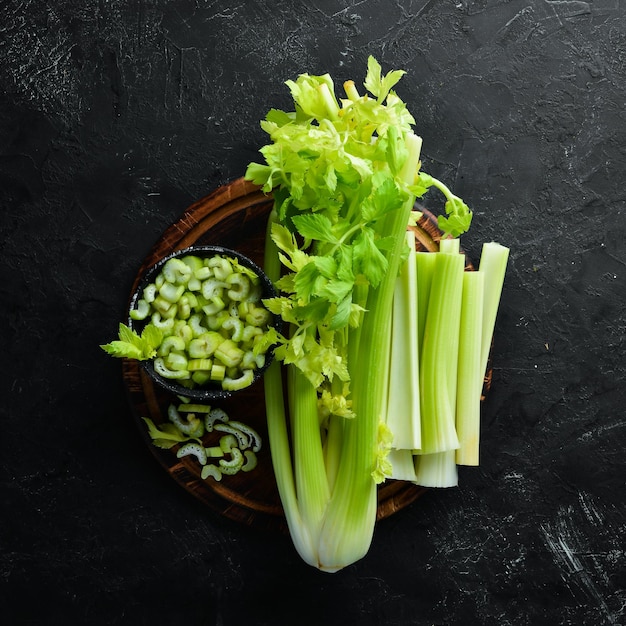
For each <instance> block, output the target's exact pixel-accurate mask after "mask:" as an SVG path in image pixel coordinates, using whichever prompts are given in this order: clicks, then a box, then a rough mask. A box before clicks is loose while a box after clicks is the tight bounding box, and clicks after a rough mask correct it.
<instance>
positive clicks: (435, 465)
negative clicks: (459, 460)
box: [414, 450, 459, 488]
mask: <svg viewBox="0 0 626 626" xmlns="http://www.w3.org/2000/svg"><path fill="white" fill-rule="evenodd" d="M414 458H415V475H416V479H415V483H416V484H418V485H420V486H422V487H432V488H446V487H456V486H457V485H458V484H459V472H458V469H457V465H456V462H455V451H454V450H446V451H445V452H436V453H434V454H419V455H416V456H415V457H414Z"/></svg>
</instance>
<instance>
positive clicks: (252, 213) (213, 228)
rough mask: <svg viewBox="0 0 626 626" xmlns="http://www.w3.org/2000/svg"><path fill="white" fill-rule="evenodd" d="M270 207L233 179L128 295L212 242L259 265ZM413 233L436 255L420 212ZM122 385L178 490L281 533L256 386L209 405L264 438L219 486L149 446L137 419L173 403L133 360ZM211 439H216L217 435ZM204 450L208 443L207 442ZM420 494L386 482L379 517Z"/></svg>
mask: <svg viewBox="0 0 626 626" xmlns="http://www.w3.org/2000/svg"><path fill="white" fill-rule="evenodd" d="M272 203H273V200H272V197H271V196H268V195H266V194H264V193H263V192H262V191H260V190H259V188H258V187H256V186H254V185H252V184H251V183H249V182H247V181H245V180H243V179H238V180H235V181H233V182H232V183H230V184H228V185H225V186H223V187H220V188H219V189H217V190H216V191H214V192H213V193H212V194H210V195H208V196H206V197H205V198H202V199H201V200H199V201H198V202H196V203H195V204H193V205H192V206H190V207H189V208H188V209H187V210H186V211H185V212H184V213H183V215H182V216H181V218H180V219H179V220H178V221H177V222H176V223H174V224H172V225H171V226H170V227H169V228H168V229H167V230H166V231H165V232H164V233H163V236H162V237H161V239H160V240H159V241H158V242H157V243H156V244H155V246H154V247H153V249H152V250H151V252H150V253H149V255H148V256H147V257H146V259H145V260H144V263H143V264H142V266H141V268H140V270H139V272H138V274H137V276H136V279H135V283H134V285H133V289H132V291H134V289H135V288H136V286H137V284H138V283H139V281H140V280H141V277H142V276H143V274H144V272H145V271H146V270H147V269H148V268H149V267H150V266H152V265H153V264H154V263H155V262H156V261H158V260H159V259H161V258H162V257H164V256H166V255H167V254H169V253H171V252H173V251H176V250H180V249H183V248H187V247H189V246H191V245H194V244H213V245H220V246H224V247H227V248H231V249H234V250H238V251H240V252H241V253H243V254H245V255H246V256H248V257H250V258H251V259H252V260H253V261H255V262H256V263H257V264H259V265H260V266H262V265H263V247H264V238H265V230H266V223H267V218H268V215H269V212H270V210H271V208H272ZM415 232H416V239H417V242H418V243H417V245H418V247H419V249H421V250H427V251H436V250H437V249H438V247H439V246H438V239H439V236H440V234H441V233H440V231H439V230H438V229H437V225H436V220H435V218H434V217H433V216H432V215H431V214H429V213H428V212H427V211H424V215H423V217H422V219H421V220H420V222H419V224H418V225H417V227H416V228H415ZM132 291H131V293H132ZM123 379H124V383H125V386H126V389H127V392H128V397H129V400H130V404H131V408H132V411H133V414H134V418H135V420H136V422H137V425H138V427H139V429H140V432H141V434H142V437H143V438H144V440H145V442H146V445H148V447H149V448H150V450H151V451H152V453H153V454H154V456H155V457H156V459H157V460H158V461H159V462H160V463H161V465H162V466H163V467H164V468H165V469H166V470H167V472H168V473H169V474H170V475H171V476H172V478H173V479H174V480H175V481H176V482H177V483H178V484H180V485H181V486H182V487H183V488H184V489H186V490H187V491H189V492H190V493H191V494H193V495H194V496H195V497H196V498H198V499H199V500H200V501H202V502H203V503H205V504H206V505H208V506H209V507H210V508H211V509H213V510H214V511H216V512H217V513H219V514H222V515H224V516H226V517H228V518H230V519H232V520H236V521H238V522H242V523H245V524H248V525H255V526H262V527H266V528H276V529H280V530H285V529H286V524H285V522H284V516H283V510H282V506H281V503H280V499H279V496H278V491H277V488H276V484H275V479H274V472H273V469H272V460H271V455H270V449H269V442H268V441H267V429H266V426H265V406H264V397H263V384H262V382H263V381H262V380H260V381H259V382H258V383H255V384H254V385H253V386H251V387H249V388H248V389H246V390H243V391H239V392H237V393H236V394H234V395H233V396H232V397H230V398H228V399H226V400H220V401H219V402H217V401H216V402H215V404H214V406H216V407H220V408H222V409H223V410H224V411H226V413H227V414H228V415H229V416H230V417H231V419H237V420H239V421H242V422H244V423H246V424H248V425H250V426H252V427H253V428H255V429H256V430H257V431H258V433H259V434H260V435H261V437H262V439H263V446H262V448H261V451H260V452H259V454H258V465H257V467H256V468H255V469H254V470H253V471H251V472H249V473H243V472H239V473H238V474H236V475H234V476H224V478H223V479H222V480H221V482H216V481H214V480H213V479H212V478H208V479H206V480H202V479H201V477H200V469H201V468H200V465H199V464H198V463H197V462H196V460H195V458H193V457H186V458H183V459H178V458H177V457H176V454H175V452H174V451H173V450H162V449H159V448H157V447H155V446H154V445H153V444H152V440H151V439H150V437H149V435H148V431H147V427H146V424H145V422H144V421H143V419H142V417H147V418H150V419H151V420H153V422H154V423H155V424H160V423H163V422H167V409H168V406H169V405H170V404H171V403H175V404H178V403H179V400H178V398H177V397H176V396H172V395H169V394H168V393H167V392H165V391H164V390H162V389H161V388H160V387H158V386H157V385H155V384H154V383H153V382H152V381H151V380H150V378H149V377H148V376H147V374H146V373H145V372H144V370H143V367H142V366H141V365H140V364H139V363H138V362H137V361H132V360H126V359H125V360H123ZM214 434H215V435H216V436H217V435H218V434H219V433H214ZM216 438H217V437H216ZM205 445H215V443H211V440H210V439H208V438H207V440H206V444H205ZM424 491H426V490H425V489H423V488H421V487H418V486H415V485H413V484H411V483H406V482H401V481H387V482H386V483H384V484H383V485H381V486H380V487H379V491H378V519H382V518H385V517H388V516H389V515H392V514H393V513H395V512H396V511H398V510H400V509H402V508H404V507H406V506H407V505H408V504H410V503H412V502H413V501H415V500H416V499H417V498H418V497H419V496H420V495H421V494H422V493H424Z"/></svg>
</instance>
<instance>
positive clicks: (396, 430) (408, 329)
mask: <svg viewBox="0 0 626 626" xmlns="http://www.w3.org/2000/svg"><path fill="white" fill-rule="evenodd" d="M406 241H407V244H408V247H409V252H408V256H407V258H406V259H405V261H404V263H403V264H402V268H401V270H400V274H399V276H398V278H397V279H396V285H395V290H394V296H393V306H392V315H391V355H390V371H389V390H388V402H387V426H388V427H389V429H390V430H391V432H392V433H393V444H392V445H393V447H394V448H396V449H402V450H414V449H419V448H420V447H421V430H420V395H419V356H418V336H417V331H418V328H417V324H416V320H417V308H418V306H417V276H416V273H417V265H416V260H415V255H416V253H415V233H414V232H413V231H411V230H407V233H406Z"/></svg>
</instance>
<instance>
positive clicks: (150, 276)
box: [128, 245, 282, 402]
mask: <svg viewBox="0 0 626 626" xmlns="http://www.w3.org/2000/svg"><path fill="white" fill-rule="evenodd" d="M188 255H194V256H198V257H201V258H203V259H204V258H211V257H214V256H217V255H220V256H225V257H230V258H235V259H237V261H238V262H239V264H240V265H243V266H244V267H246V268H248V269H250V270H251V271H252V272H254V274H256V275H257V276H258V277H259V280H260V285H261V290H262V295H261V297H262V298H263V299H265V298H273V297H275V296H276V295H277V293H276V290H275V288H274V285H273V284H272V281H271V280H270V279H269V278H268V277H267V275H266V274H265V273H264V272H263V270H262V269H261V268H260V267H259V266H258V265H257V264H256V263H254V262H253V261H252V260H251V259H249V258H248V257H246V256H245V255H243V254H241V253H240V252H237V251H236V250H231V249H229V248H224V247H221V246H209V245H197V246H191V247H189V248H185V249H183V250H179V251H177V252H174V253H172V254H169V255H167V256H166V257H163V258H162V259H161V260H159V261H158V262H157V263H155V264H154V265H153V266H152V267H150V268H149V269H148V270H147V271H146V272H145V274H144V275H143V277H142V278H141V280H140V282H139V284H138V286H137V289H136V290H135V291H134V292H133V294H132V296H131V300H130V304H129V318H128V325H129V326H130V328H132V329H133V330H136V331H137V332H141V330H142V328H143V327H144V326H145V325H146V324H147V322H148V320H144V321H137V320H134V319H132V318H131V317H130V311H132V310H133V309H135V308H136V306H137V302H138V301H139V300H140V299H141V298H142V296H143V292H144V289H145V288H146V287H147V286H148V285H150V284H151V283H154V281H155V279H156V277H157V276H158V275H159V274H160V273H161V270H162V269H163V266H164V265H165V264H166V263H167V262H168V261H169V260H170V259H172V258H180V257H184V256H188ZM270 326H273V327H275V328H276V329H277V330H279V331H280V329H281V327H282V320H281V319H280V317H278V316H275V315H272V314H270ZM272 360H273V351H272V350H271V349H270V350H268V351H267V353H266V354H265V363H264V364H263V366H262V367H259V368H257V369H256V370H255V373H254V379H253V381H252V383H251V384H254V383H255V382H256V381H258V379H259V378H260V377H261V376H262V375H263V373H264V372H265V370H266V369H267V368H268V366H269V365H270V363H271V362H272ZM141 364H142V366H143V367H144V369H145V371H146V372H147V373H148V375H149V376H150V378H151V379H152V380H153V381H154V382H155V383H156V384H157V385H159V386H160V387H162V388H163V389H165V390H167V391H169V392H171V393H173V394H176V395H179V396H185V397H187V398H190V399H191V400H195V401H198V402H202V401H205V402H206V401H210V400H215V399H219V398H227V397H229V396H231V395H232V394H234V393H237V391H231V390H225V389H223V388H222V386H221V383H219V382H211V381H209V382H207V383H204V384H203V385H196V386H193V387H189V386H187V385H183V384H181V383H179V382H177V381H176V380H174V379H168V378H165V377H163V376H161V375H160V374H158V373H157V372H156V371H155V369H154V362H153V360H152V359H151V360H148V361H142V362H141ZM248 387H249V386H248ZM246 388H247V387H244V389H246Z"/></svg>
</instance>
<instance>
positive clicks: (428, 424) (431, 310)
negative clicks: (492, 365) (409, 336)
mask: <svg viewBox="0 0 626 626" xmlns="http://www.w3.org/2000/svg"><path fill="white" fill-rule="evenodd" d="M434 254H436V256H437V261H436V264H435V271H434V274H433V281H432V287H431V292H430V299H429V303H428V316H427V319H426V327H425V329H424V344H423V346H422V362H421V365H420V397H421V401H422V406H421V418H422V419H421V423H422V446H421V452H422V454H429V453H433V452H444V451H446V450H451V449H456V448H458V446H459V440H458V437H457V434H456V428H455V412H456V377H457V372H456V369H457V361H458V343H459V324H460V316H461V294H462V285H463V273H464V268H465V259H464V257H463V255H461V254H448V253H444V252H437V253H434Z"/></svg>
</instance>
